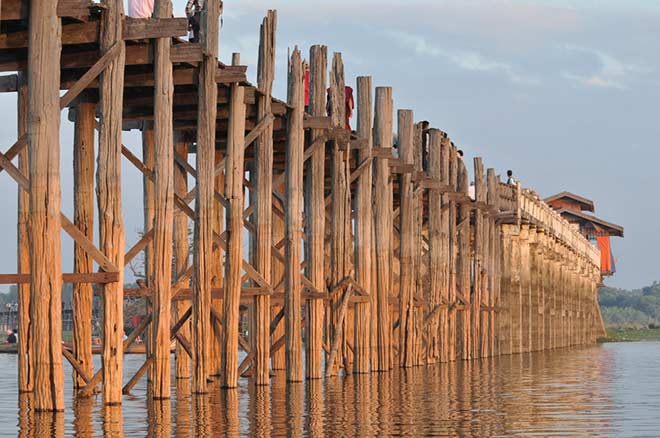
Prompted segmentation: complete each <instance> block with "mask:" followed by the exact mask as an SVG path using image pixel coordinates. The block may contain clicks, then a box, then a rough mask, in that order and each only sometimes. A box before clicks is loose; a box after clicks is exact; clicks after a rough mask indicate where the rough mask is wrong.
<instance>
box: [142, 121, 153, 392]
mask: <svg viewBox="0 0 660 438" xmlns="http://www.w3.org/2000/svg"><path fill="white" fill-rule="evenodd" d="M154 153H155V146H154V126H153V122H151V121H145V122H142V163H143V164H144V167H145V168H146V170H148V171H149V172H152V173H153V170H154ZM142 194H143V199H144V200H143V202H144V205H143V219H144V232H145V233H146V232H148V231H149V230H151V229H153V226H154V182H153V179H152V178H151V177H150V176H149V175H143V176H142ZM153 255H154V251H153V239H152V240H151V242H149V244H148V245H147V246H146V248H145V249H144V278H145V286H146V287H148V288H151V286H152V284H151V281H152V278H153V275H152V274H153V266H154V262H153ZM144 302H145V306H144V307H145V314H150V313H151V310H152V306H151V296H150V295H149V296H146V297H144ZM151 333H152V330H151V324H149V325H148V326H147V328H146V329H145V331H144V336H143V338H144V340H145V342H144V347H145V351H146V354H147V355H148V356H150V355H151V351H152V350H153V348H152V345H151V340H152V336H151ZM147 379H148V380H151V373H148V374H147Z"/></svg>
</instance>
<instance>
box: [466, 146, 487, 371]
mask: <svg viewBox="0 0 660 438" xmlns="http://www.w3.org/2000/svg"><path fill="white" fill-rule="evenodd" d="M474 197H475V200H476V202H477V208H476V209H475V210H474V242H473V251H474V264H473V266H474V280H473V282H474V283H473V293H472V297H471V299H470V304H471V307H472V308H471V311H470V314H471V325H472V327H471V341H470V346H471V348H472V358H474V359H476V358H479V357H481V337H482V334H483V333H482V330H481V313H482V311H481V304H482V300H483V295H484V281H483V280H484V275H483V273H484V254H485V242H486V239H485V237H484V229H485V227H484V215H483V211H482V210H481V208H480V206H482V205H483V204H484V203H485V202H486V191H485V184H484V165H483V162H482V160H481V157H475V159H474Z"/></svg>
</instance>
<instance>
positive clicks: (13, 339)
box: [7, 329, 18, 344]
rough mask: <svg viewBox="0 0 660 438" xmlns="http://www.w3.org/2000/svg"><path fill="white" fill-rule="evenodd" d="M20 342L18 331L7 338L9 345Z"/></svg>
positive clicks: (14, 331)
mask: <svg viewBox="0 0 660 438" xmlns="http://www.w3.org/2000/svg"><path fill="white" fill-rule="evenodd" d="M17 342H18V330H16V329H14V330H13V331H12V332H11V333H9V336H7V343H8V344H16V343H17Z"/></svg>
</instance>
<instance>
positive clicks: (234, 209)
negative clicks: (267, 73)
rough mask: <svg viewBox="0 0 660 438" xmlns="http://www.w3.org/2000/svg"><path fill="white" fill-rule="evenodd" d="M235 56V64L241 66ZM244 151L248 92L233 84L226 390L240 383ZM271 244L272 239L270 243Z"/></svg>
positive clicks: (227, 183)
mask: <svg viewBox="0 0 660 438" xmlns="http://www.w3.org/2000/svg"><path fill="white" fill-rule="evenodd" d="M237 58H238V56H234V61H235V62H234V64H238V62H237V61H238V59H237ZM244 149H245V89H244V88H243V87H241V86H239V85H238V84H232V86H231V97H230V106H229V133H228V136H227V161H226V166H227V168H226V175H225V196H226V197H227V199H228V201H229V209H228V211H227V236H228V237H227V260H226V263H225V300H224V305H225V308H224V315H223V316H224V321H223V324H222V327H223V331H222V333H223V343H222V371H221V376H222V377H221V382H222V386H223V387H225V388H235V387H236V386H237V384H238V319H239V306H240V303H241V271H242V262H243V205H244V200H243V178H244V174H245V166H244V163H245V162H244ZM268 242H269V243H270V240H269V241H268Z"/></svg>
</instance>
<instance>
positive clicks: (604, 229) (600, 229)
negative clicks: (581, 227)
mask: <svg viewBox="0 0 660 438" xmlns="http://www.w3.org/2000/svg"><path fill="white" fill-rule="evenodd" d="M557 213H559V214H561V215H562V216H563V217H565V218H567V219H569V217H572V219H573V220H574V221H575V222H580V223H582V224H584V223H585V222H586V223H589V224H591V225H592V226H593V228H594V230H595V231H596V232H597V233H599V234H601V235H608V236H617V237H623V227H622V226H621V225H616V224H613V223H611V222H607V221H604V220H602V219H599V218H597V217H596V216H593V215H590V214H587V213H583V212H581V211H575V210H571V209H569V208H561V209H559V210H557ZM569 222H571V220H570V219H569Z"/></svg>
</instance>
